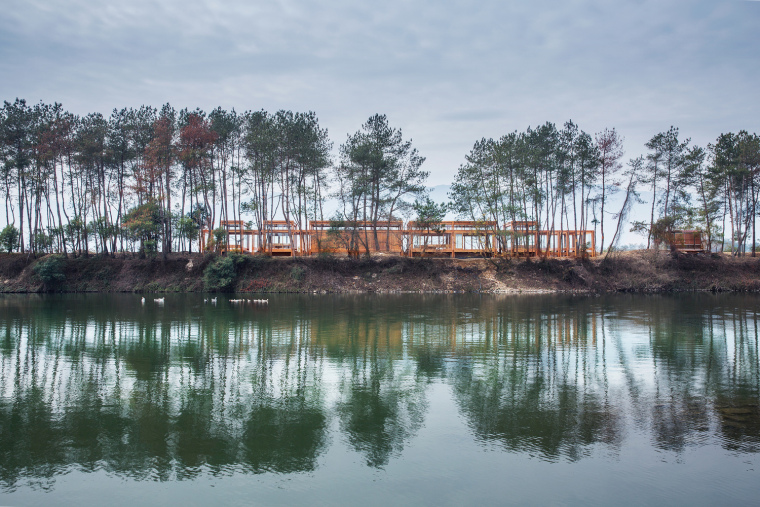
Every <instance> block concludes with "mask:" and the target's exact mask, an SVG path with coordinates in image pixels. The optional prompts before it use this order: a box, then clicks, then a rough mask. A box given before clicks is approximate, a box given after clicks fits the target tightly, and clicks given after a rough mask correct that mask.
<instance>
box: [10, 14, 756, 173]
mask: <svg viewBox="0 0 760 507" xmlns="http://www.w3.org/2000/svg"><path fill="white" fill-rule="evenodd" d="M6 4H7V5H6V6H5V8H4V10H3V14H2V16H1V17H0V72H1V73H2V75H3V76H4V77H3V80H2V81H1V82H0V94H1V95H2V98H4V99H6V100H12V99H13V98H15V97H16V96H19V97H25V98H26V99H27V100H30V101H36V100H44V101H47V102H52V101H59V102H63V103H64V106H65V107H67V108H69V109H70V110H72V111H73V112H77V113H80V114H81V113H87V112H90V111H101V112H104V113H107V112H109V111H110V110H111V109H112V108H114V107H124V106H139V105H140V104H152V105H156V106H158V105H160V104H162V103H164V102H167V101H168V102H171V103H172V104H173V105H175V106H176V107H189V108H191V109H192V108H195V107H202V108H206V109H210V108H212V107H215V106H222V107H226V108H232V107H235V108H236V109H237V110H239V111H240V110H244V109H260V108H265V109H269V110H274V109H279V108H286V109H294V110H314V111H316V112H317V114H318V115H319V117H320V119H321V121H322V123H323V124H324V126H325V127H327V128H328V129H330V131H331V134H332V137H333V139H334V140H335V141H336V144H339V143H340V142H341V141H342V140H343V139H344V138H345V135H346V134H347V133H349V132H352V131H355V130H356V129H358V128H359V126H360V125H361V123H362V122H363V121H365V120H366V118H367V117H368V116H369V115H371V114H373V113H376V112H380V113H386V114H388V116H389V119H390V121H391V123H392V124H394V125H397V126H400V127H402V128H403V129H404V134H405V136H407V137H412V138H413V139H414V140H415V145H417V146H418V148H419V149H420V151H421V152H422V154H423V155H425V156H427V159H428V161H427V163H426V165H427V166H428V167H427V169H428V170H431V171H432V172H433V175H432V179H433V181H432V183H433V184H436V183H448V182H450V181H451V178H452V175H453V173H454V171H455V170H456V168H457V167H458V165H459V163H460V162H461V161H462V159H463V157H464V155H465V154H466V153H467V152H468V151H469V149H470V147H471V146H472V144H473V143H474V141H475V140H477V139H480V138H481V137H484V136H486V137H491V136H493V137H497V136H500V135H502V134H504V133H506V132H510V131H512V130H515V129H517V130H522V129H524V128H526V127H527V126H528V125H536V124H540V123H543V122H545V121H553V122H556V123H562V122H564V121H566V120H567V119H570V118H572V119H573V120H574V121H576V123H578V124H579V125H580V127H581V128H583V129H584V130H587V131H589V132H591V133H593V132H597V131H600V130H602V129H603V128H604V127H611V126H614V127H616V128H617V129H618V131H620V132H621V133H622V134H623V135H625V137H626V139H627V148H628V155H630V156H634V155H635V154H638V153H639V152H642V151H643V149H644V148H643V143H644V142H645V141H646V139H648V138H649V137H651V136H652V135H653V134H655V133H656V132H659V131H662V130H665V129H667V128H668V127H669V126H670V125H671V124H674V125H677V126H679V127H680V128H681V132H682V133H683V134H684V135H685V136H690V137H692V138H693V139H694V140H695V141H697V142H700V143H702V144H704V143H706V142H709V141H710V140H712V139H714V138H715V137H716V136H717V135H718V134H719V133H720V132H722V131H727V130H739V129H742V128H744V129H748V130H751V131H757V130H759V129H758V125H757V118H760V114H759V113H760V103H758V101H757V100H756V83H757V82H760V66H758V65H757V54H760V38H758V37H757V35H756V27H757V26H760V23H759V21H760V3H758V2H737V1H714V0H676V1H669V2H662V1H650V0H642V1H624V2H608V1H580V0H571V1H559V0H538V1H534V2H517V1H513V2H504V1H485V2H478V3H475V4H473V3H472V2H464V1H455V0H449V1H446V0H443V1H438V2H430V1H420V2H407V1H401V0H390V1H388V2H385V3H383V4H382V5H379V4H365V3H361V2H353V1H341V0H337V1H333V2H329V3H327V4H319V3H315V2H305V1H295V0H281V1H273V2H244V1H240V2H224V3H222V2H212V1H206V2H181V1H161V2H159V1H150V0H136V1H132V2H122V3H103V2H95V1H87V0H73V1H71V0H67V1H65V2H64V1H58V2H56V1H55V0H46V1H44V2H43V1H36V2H34V1H31V2H30V1H28V0H27V1H18V0H10V1H9V2H6Z"/></svg>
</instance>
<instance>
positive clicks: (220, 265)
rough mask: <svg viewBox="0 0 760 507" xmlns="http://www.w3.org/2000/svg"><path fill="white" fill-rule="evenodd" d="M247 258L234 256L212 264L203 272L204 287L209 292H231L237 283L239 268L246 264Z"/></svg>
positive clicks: (222, 258) (217, 260)
mask: <svg viewBox="0 0 760 507" xmlns="http://www.w3.org/2000/svg"><path fill="white" fill-rule="evenodd" d="M245 260H246V259H245V257H244V256H242V255H237V254H232V255H227V256H225V257H219V258H217V259H216V260H215V261H213V262H210V263H209V265H208V266H207V267H206V270H205V271H204V272H203V285H204V287H205V289H206V290H207V291H209V292H231V291H232V290H233V289H234V288H235V283H236V282H237V271H238V266H241V265H242V264H244V263H245Z"/></svg>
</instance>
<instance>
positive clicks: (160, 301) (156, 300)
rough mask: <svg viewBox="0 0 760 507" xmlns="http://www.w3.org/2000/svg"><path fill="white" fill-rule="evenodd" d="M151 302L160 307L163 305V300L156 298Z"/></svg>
mask: <svg viewBox="0 0 760 507" xmlns="http://www.w3.org/2000/svg"><path fill="white" fill-rule="evenodd" d="M153 302H154V303H158V304H160V305H162V304H164V298H156V299H154V300H153Z"/></svg>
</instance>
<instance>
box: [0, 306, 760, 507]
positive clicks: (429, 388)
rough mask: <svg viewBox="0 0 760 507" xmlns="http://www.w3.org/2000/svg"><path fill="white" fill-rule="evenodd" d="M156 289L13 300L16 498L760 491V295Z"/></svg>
mask: <svg viewBox="0 0 760 507" xmlns="http://www.w3.org/2000/svg"><path fill="white" fill-rule="evenodd" d="M141 297H142V296H141V295H134V294H86V295H2V296H0V504H3V505H6V504H14V505H16V504H24V505H39V504H58V505H88V504H104V503H107V504H113V505H130V506H133V505H136V504H147V505H158V504H184V505H210V504H232V505H236V504H245V505H251V504H253V505H292V504H309V505H335V504H351V505H355V504H361V505H363V506H372V505H393V504H401V505H436V506H439V505H472V504H483V505H494V504H515V505H611V504H615V505H642V504H652V505H664V504H679V505H684V504H688V505H690V506H694V505H716V504H734V505H743V504H755V503H756V502H757V499H758V497H759V496H760V462H759V461H758V452H759V451H760V356H758V353H759V352H760V350H759V347H758V337H759V333H758V310H759V309H760V297H758V296H754V295H736V294H732V295H715V294H687V295H684V294H678V295H651V296H645V295H611V296H607V295H605V296H569V295H550V296H497V295H469V294H468V295H465V294H457V295H418V294H415V295H382V296H381V295H340V296H333V295H268V296H263V297H266V298H268V303H267V304H260V303H259V304H254V303H253V302H248V301H239V302H233V301H231V300H230V298H234V297H241V296H223V295H219V296H213V295H199V294H177V295H169V294H167V295H165V296H164V295H160V296H159V295H145V298H146V301H145V303H144V304H143V303H142V302H141ZM160 297H165V301H164V302H163V304H159V303H158V302H155V301H154V298H160ZM214 297H216V298H217V299H216V301H215V302H214V301H213V300H212V298H214ZM242 297H246V298H248V297H249V295H245V296H242ZM250 297H251V298H253V297H262V296H250ZM204 299H205V300H206V301H204Z"/></svg>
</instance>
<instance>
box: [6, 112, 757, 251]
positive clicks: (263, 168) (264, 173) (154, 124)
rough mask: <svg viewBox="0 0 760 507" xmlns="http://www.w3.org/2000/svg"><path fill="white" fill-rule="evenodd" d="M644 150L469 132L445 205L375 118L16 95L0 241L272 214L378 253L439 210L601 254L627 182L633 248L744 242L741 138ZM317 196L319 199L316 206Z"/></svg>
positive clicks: (183, 238) (193, 225)
mask: <svg viewBox="0 0 760 507" xmlns="http://www.w3.org/2000/svg"><path fill="white" fill-rule="evenodd" d="M646 149H647V150H648V151H647V153H645V154H644V155H642V156H639V157H636V158H633V159H631V160H629V161H628V163H627V164H626V165H625V166H624V165H623V164H622V162H621V160H622V157H623V139H622V136H620V135H619V134H618V133H617V131H616V130H615V129H614V128H613V129H605V130H604V131H603V132H601V133H598V134H595V135H594V136H592V135H590V134H588V133H586V132H584V131H582V130H581V129H580V128H579V127H578V126H577V125H576V124H574V123H573V122H572V121H568V122H567V123H565V125H564V126H563V127H562V128H561V129H558V128H557V127H556V126H555V125H554V124H552V123H546V124H544V125H540V126H538V127H536V128H528V129H527V130H526V131H524V132H517V131H515V132H511V133H509V134H506V135H504V136H502V137H501V138H499V139H497V140H494V139H482V140H480V141H477V142H476V143H475V145H474V147H473V148H472V150H471V151H470V153H469V154H468V155H467V156H466V157H465V159H466V162H465V163H464V164H463V165H461V166H460V167H459V169H458V171H457V173H456V176H455V180H454V182H453V183H452V185H451V192H450V199H451V202H450V203H435V202H432V201H431V200H430V199H429V197H427V189H426V187H425V182H426V180H427V178H428V176H429V172H428V171H424V170H423V169H422V165H423V163H424V161H425V158H424V157H423V156H421V155H420V153H419V152H418V151H417V149H416V148H414V146H413V145H412V141H411V140H408V139H405V138H404V136H403V134H402V131H401V130H400V129H398V128H393V127H392V126H391V125H390V124H389V122H388V119H387V117H386V116H385V115H374V116H372V117H370V118H369V119H368V120H367V122H366V123H365V124H363V125H362V126H361V127H360V128H359V130H357V131H356V132H355V133H353V134H350V135H348V136H347V138H346V140H345V142H344V143H343V144H341V145H340V147H339V150H338V152H337V153H338V154H337V157H334V156H333V143H332V141H331V140H330V138H329V136H328V132H327V130H326V129H325V128H323V127H322V126H320V124H319V120H318V118H317V116H316V114H315V113H313V112H305V113H299V112H292V111H277V112H275V113H269V112H267V111H263V110H262V111H245V112H243V113H238V112H236V111H235V110H234V109H233V110H231V111H227V110H224V109H222V108H216V109H213V110H212V111H210V112H205V111H202V110H200V109H196V110H193V111H190V110H188V109H187V108H185V109H181V110H177V109H175V108H174V107H172V106H171V105H169V104H166V105H164V106H162V107H161V108H160V109H157V108H154V107H151V106H142V107H140V108H137V109H134V108H125V109H120V110H118V109H114V110H113V112H112V113H111V115H110V116H108V117H106V116H104V115H102V114H100V113H90V114H87V115H84V116H79V115H75V114H72V113H70V112H68V111H66V110H65V109H64V108H63V106H62V105H61V104H59V103H54V104H45V103H38V104H34V105H29V104H27V103H26V101H25V100H22V99H16V100H15V101H14V102H7V101H6V102H4V104H3V107H2V109H1V110H0V161H1V162H0V163H1V170H2V182H0V192H2V193H3V194H4V196H5V217H6V224H5V228H4V229H3V230H2V232H0V246H1V247H2V248H3V249H4V250H6V251H13V250H19V251H21V252H31V253H33V254H37V253H46V252H61V253H65V254H68V253H77V254H78V253H81V254H83V255H87V254H88V251H90V250H94V251H97V252H100V253H104V254H113V253H116V252H140V253H141V254H145V253H154V254H155V253H161V254H162V255H163V256H166V255H167V254H168V253H170V252H172V251H174V250H182V251H192V248H193V243H194V242H195V243H197V242H198V241H199V239H200V238H199V232H200V230H201V229H208V230H215V231H216V239H217V240H218V241H221V240H223V238H224V233H223V231H221V230H220V229H219V224H220V223H221V221H230V220H234V221H241V222H246V225H247V226H248V227H250V228H253V229H255V230H258V231H259V235H260V243H259V244H263V242H264V241H265V232H266V227H267V223H268V222H269V221H271V220H273V219H284V220H285V221H286V223H287V224H288V225H287V227H288V229H290V228H291V225H290V224H293V226H292V227H293V228H294V229H296V230H302V229H306V227H307V223H308V222H309V221H314V220H326V219H329V220H332V221H334V223H335V224H337V225H341V226H347V225H349V224H352V223H353V224H355V223H359V222H361V223H364V224H370V229H371V230H372V231H373V241H374V242H375V243H376V245H375V247H376V249H379V247H380V245H379V244H377V243H378V242H379V240H378V231H379V230H381V229H382V228H383V227H385V226H387V224H388V222H390V221H392V220H398V219H400V218H401V217H413V218H414V219H415V220H417V221H418V222H420V223H426V224H431V223H434V222H436V221H440V220H442V219H443V216H444V215H445V214H446V213H448V212H453V213H456V214H457V215H458V216H459V217H461V218H464V219H468V220H474V221H481V222H495V223H496V225H497V227H498V228H499V229H502V228H503V226H504V225H505V224H507V223H508V222H516V221H535V222H536V223H537V227H538V228H540V229H547V230H552V231H562V230H586V229H591V228H593V229H595V230H597V231H599V235H598V237H599V241H598V242H597V243H598V245H599V248H600V251H603V250H604V248H605V247H607V248H608V249H609V248H611V247H612V246H613V245H615V244H616V242H617V241H619V238H620V234H621V232H622V230H621V228H622V227H623V226H624V225H625V223H626V217H627V216H628V214H629V212H630V209H631V207H632V206H633V204H636V203H639V202H641V198H640V192H641V190H642V189H645V190H647V191H648V192H651V194H652V199H651V200H650V205H651V212H650V215H651V216H650V220H649V221H645V222H634V223H633V228H634V230H637V231H640V232H642V233H644V234H645V235H646V237H647V238H648V239H647V246H648V247H651V246H653V245H655V244H657V243H659V242H660V241H661V240H662V238H663V237H665V234H666V233H667V232H668V231H671V230H673V229H678V228H682V229H688V228H697V229H701V230H704V231H705V233H706V235H707V237H708V238H709V241H710V243H711V244H710V247H711V248H720V249H721V250H723V249H730V250H731V251H733V252H736V253H737V254H740V253H742V252H746V251H748V247H749V248H751V250H752V252H753V253H754V249H755V245H754V238H755V219H756V215H757V199H758V192H760V181H757V182H756V180H757V178H758V173H759V172H760V171H758V168H760V140H758V136H757V135H756V134H749V133H748V132H746V131H740V132H739V133H737V134H734V133H729V134H721V135H720V136H719V137H718V138H717V140H716V142H715V143H714V144H709V145H708V146H706V147H704V148H703V147H699V146H695V145H692V144H691V143H690V140H689V139H679V131H678V129H677V128H671V129H670V130H668V131H667V132H663V133H659V134H656V135H655V136H653V137H652V138H651V140H650V141H649V142H648V143H647V144H646ZM619 191H623V192H625V196H624V199H623V206H622V208H621V209H614V210H611V209H610V208H609V198H610V195H612V194H613V193H615V192H619ZM328 199H333V202H334V203H337V210H335V211H329V210H327V211H326V209H325V208H326V206H325V203H326V201H327V200H328ZM331 207H332V208H334V207H335V206H331ZM605 219H606V220H607V225H605ZM383 224H386V225H383ZM611 224H612V225H611ZM613 230H614V233H613V234H612V235H611V237H609V238H606V237H605V232H611V231H613ZM289 232H292V231H289Z"/></svg>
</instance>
